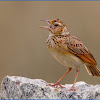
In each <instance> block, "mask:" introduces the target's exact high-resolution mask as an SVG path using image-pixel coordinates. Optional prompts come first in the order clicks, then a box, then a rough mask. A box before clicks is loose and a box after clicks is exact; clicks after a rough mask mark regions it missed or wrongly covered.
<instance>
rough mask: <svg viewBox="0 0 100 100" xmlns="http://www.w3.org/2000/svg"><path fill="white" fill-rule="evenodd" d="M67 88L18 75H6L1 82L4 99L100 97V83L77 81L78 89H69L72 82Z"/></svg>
mask: <svg viewBox="0 0 100 100" xmlns="http://www.w3.org/2000/svg"><path fill="white" fill-rule="evenodd" d="M63 86H64V87H65V88H63V89H61V88H60V87H58V88H55V87H51V86H48V83H47V82H46V81H44V80H42V79H29V78H25V77H18V76H6V77H4V78H3V80H2V84H1V97H2V99H100V85H89V84H86V83H85V82H77V83H76V84H75V87H76V88H77V90H76V91H68V89H70V88H71V86H72V84H65V85H63Z"/></svg>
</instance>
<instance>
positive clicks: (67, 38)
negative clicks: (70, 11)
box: [40, 19, 100, 91]
mask: <svg viewBox="0 0 100 100" xmlns="http://www.w3.org/2000/svg"><path fill="white" fill-rule="evenodd" d="M41 21H44V22H46V23H47V24H48V25H49V26H40V28H43V29H46V30H48V31H49V36H48V39H47V41H46V43H47V48H48V49H49V51H50V53H51V55H52V56H53V57H54V58H55V59H56V60H57V61H58V62H59V63H61V64H62V65H64V66H66V67H68V71H67V72H66V73H65V74H64V75H63V76H62V77H61V78H60V79H59V80H58V81H57V82H56V83H55V84H49V85H50V86H56V87H58V86H60V87H61V88H64V87H63V86H62V85H61V84H60V81H61V80H62V79H63V78H64V77H65V76H66V75H67V74H68V73H69V72H70V71H71V70H72V68H75V69H76V76H75V79H74V82H73V85H72V87H71V88H70V89H69V91H76V89H75V82H76V79H77V77H78V74H79V71H80V66H81V65H83V66H85V68H86V70H87V72H88V74H89V75H93V76H97V77H100V70H99V69H98V68H97V67H96V65H97V62H96V60H95V58H94V57H93V55H92V53H91V52H90V51H89V50H88V49H87V47H86V46H85V45H84V44H83V43H82V42H81V40H79V39H78V38H77V37H76V36H74V35H71V34H70V33H69V31H68V29H67V26H66V25H65V24H64V22H62V21H61V20H59V19H53V20H41Z"/></svg>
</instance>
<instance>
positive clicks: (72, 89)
mask: <svg viewBox="0 0 100 100" xmlns="http://www.w3.org/2000/svg"><path fill="white" fill-rule="evenodd" d="M68 91H76V89H75V88H74V86H72V87H71V89H69V90H68Z"/></svg>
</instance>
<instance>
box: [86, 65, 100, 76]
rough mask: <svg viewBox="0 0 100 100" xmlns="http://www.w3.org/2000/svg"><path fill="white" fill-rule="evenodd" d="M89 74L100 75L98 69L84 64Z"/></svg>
mask: <svg viewBox="0 0 100 100" xmlns="http://www.w3.org/2000/svg"><path fill="white" fill-rule="evenodd" d="M85 67H86V69H87V72H88V74H89V75H93V76H98V77H100V70H99V69H98V68H96V66H94V65H85Z"/></svg>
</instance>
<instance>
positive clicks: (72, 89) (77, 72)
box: [68, 68, 79, 91]
mask: <svg viewBox="0 0 100 100" xmlns="http://www.w3.org/2000/svg"><path fill="white" fill-rule="evenodd" d="M78 74H79V68H77V69H76V76H75V80H74V82H73V86H72V87H71V89H70V90H68V91H76V89H75V82H76V79H77V76H78Z"/></svg>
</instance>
